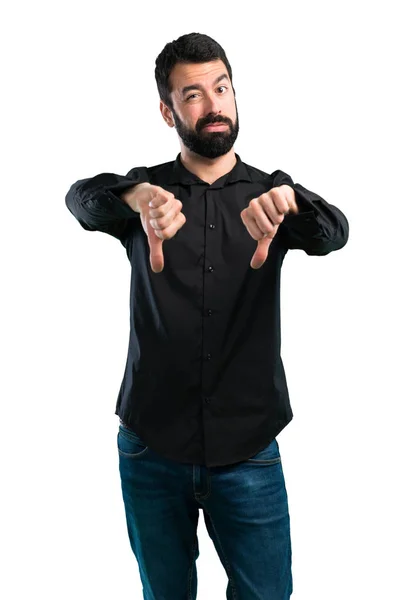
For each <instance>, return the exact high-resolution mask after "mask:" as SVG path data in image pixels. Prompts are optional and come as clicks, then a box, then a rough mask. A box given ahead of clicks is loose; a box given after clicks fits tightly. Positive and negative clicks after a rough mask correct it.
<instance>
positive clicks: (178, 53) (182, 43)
mask: <svg viewBox="0 0 400 600" xmlns="http://www.w3.org/2000/svg"><path fill="white" fill-rule="evenodd" d="M218 59H220V60H222V62H223V63H224V65H225V66H226V68H227V70H228V75H229V78H230V80H231V83H232V69H231V65H230V64H229V61H228V59H227V58H226V54H225V51H224V49H223V48H222V46H220V45H219V44H218V42H216V41H215V40H213V39H212V38H211V37H209V36H208V35H205V34H203V33H187V34H185V35H181V37H179V38H178V39H177V40H174V41H173V42H169V43H168V44H167V45H166V46H165V47H164V49H163V50H162V51H161V52H160V54H159V55H158V56H157V58H156V68H155V76H156V82H157V88H158V93H159V95H160V99H161V100H162V101H163V102H164V104H166V105H167V106H168V108H169V109H170V110H171V109H172V108H173V107H172V101H171V96H170V94H171V91H172V89H171V85H170V81H169V76H170V73H171V71H172V69H173V68H174V66H175V65H176V64H177V63H203V62H210V61H212V60H218ZM232 88H233V84H232ZM233 93H235V88H233Z"/></svg>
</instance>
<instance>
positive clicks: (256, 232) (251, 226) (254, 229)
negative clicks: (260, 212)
mask: <svg viewBox="0 0 400 600" xmlns="http://www.w3.org/2000/svg"><path fill="white" fill-rule="evenodd" d="M240 216H241V217H242V221H243V223H244V225H245V226H246V229H247V231H248V232H249V234H250V235H251V237H252V238H253V240H256V241H258V240H259V239H261V238H263V237H264V235H265V232H264V231H261V229H260V228H259V226H258V225H257V223H256V220H255V219H254V217H253V216H252V215H251V213H249V212H248V210H247V209H245V210H244V211H242V212H241V213H240Z"/></svg>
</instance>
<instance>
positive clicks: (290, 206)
mask: <svg viewBox="0 0 400 600" xmlns="http://www.w3.org/2000/svg"><path fill="white" fill-rule="evenodd" d="M298 212H299V208H298V206H297V204H296V199H295V193H294V190H293V188H291V187H290V185H286V184H285V185H280V186H278V187H274V188H272V189H271V190H269V192H265V193H264V194H261V196H258V198H253V199H252V200H250V203H249V206H248V208H245V209H244V210H242V212H241V213H240V216H241V218H242V221H243V223H244V225H245V226H246V229H247V231H248V232H249V234H250V235H251V237H252V238H253V239H254V240H257V241H258V246H257V249H256V251H255V253H254V254H253V258H252V259H251V263H250V266H251V267H252V268H253V269H259V268H260V267H262V265H263V264H264V263H265V261H266V259H267V256H268V249H269V246H270V244H271V242H272V240H273V239H274V236H275V234H276V232H277V230H278V227H279V225H280V224H281V223H282V221H283V219H284V218H285V215H286V214H288V213H298Z"/></svg>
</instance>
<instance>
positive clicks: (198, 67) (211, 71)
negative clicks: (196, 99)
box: [170, 59, 229, 94]
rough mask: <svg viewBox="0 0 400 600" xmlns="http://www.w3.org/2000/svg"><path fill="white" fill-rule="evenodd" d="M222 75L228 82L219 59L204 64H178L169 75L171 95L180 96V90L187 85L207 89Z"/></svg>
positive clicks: (224, 68) (225, 71)
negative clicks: (196, 85) (197, 85)
mask: <svg viewBox="0 0 400 600" xmlns="http://www.w3.org/2000/svg"><path fill="white" fill-rule="evenodd" d="M224 73H225V74H226V76H227V77H228V80H229V75H228V72H227V70H226V67H225V65H224V63H223V62H222V60H220V59H218V60H213V61H210V62H206V63H189V64H186V63H178V64H176V65H175V66H174V68H173V69H172V71H171V74H170V83H171V88H172V93H175V94H180V93H181V91H182V89H183V88H184V87H186V86H188V85H195V84H199V85H202V86H203V87H207V86H209V85H212V83H213V82H214V80H215V79H216V78H217V77H218V76H219V75H223V74H224Z"/></svg>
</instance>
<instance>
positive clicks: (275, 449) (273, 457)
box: [246, 439, 281, 465]
mask: <svg viewBox="0 0 400 600" xmlns="http://www.w3.org/2000/svg"><path fill="white" fill-rule="evenodd" d="M246 462H248V463H254V464H258V465H275V464H277V463H280V462H281V455H280V452H279V444H278V442H277V441H276V439H273V440H272V442H271V443H270V444H268V446H266V447H265V448H263V449H262V450H260V451H259V452H257V454H255V455H254V456H252V457H251V458H248V459H247V461H246Z"/></svg>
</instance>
